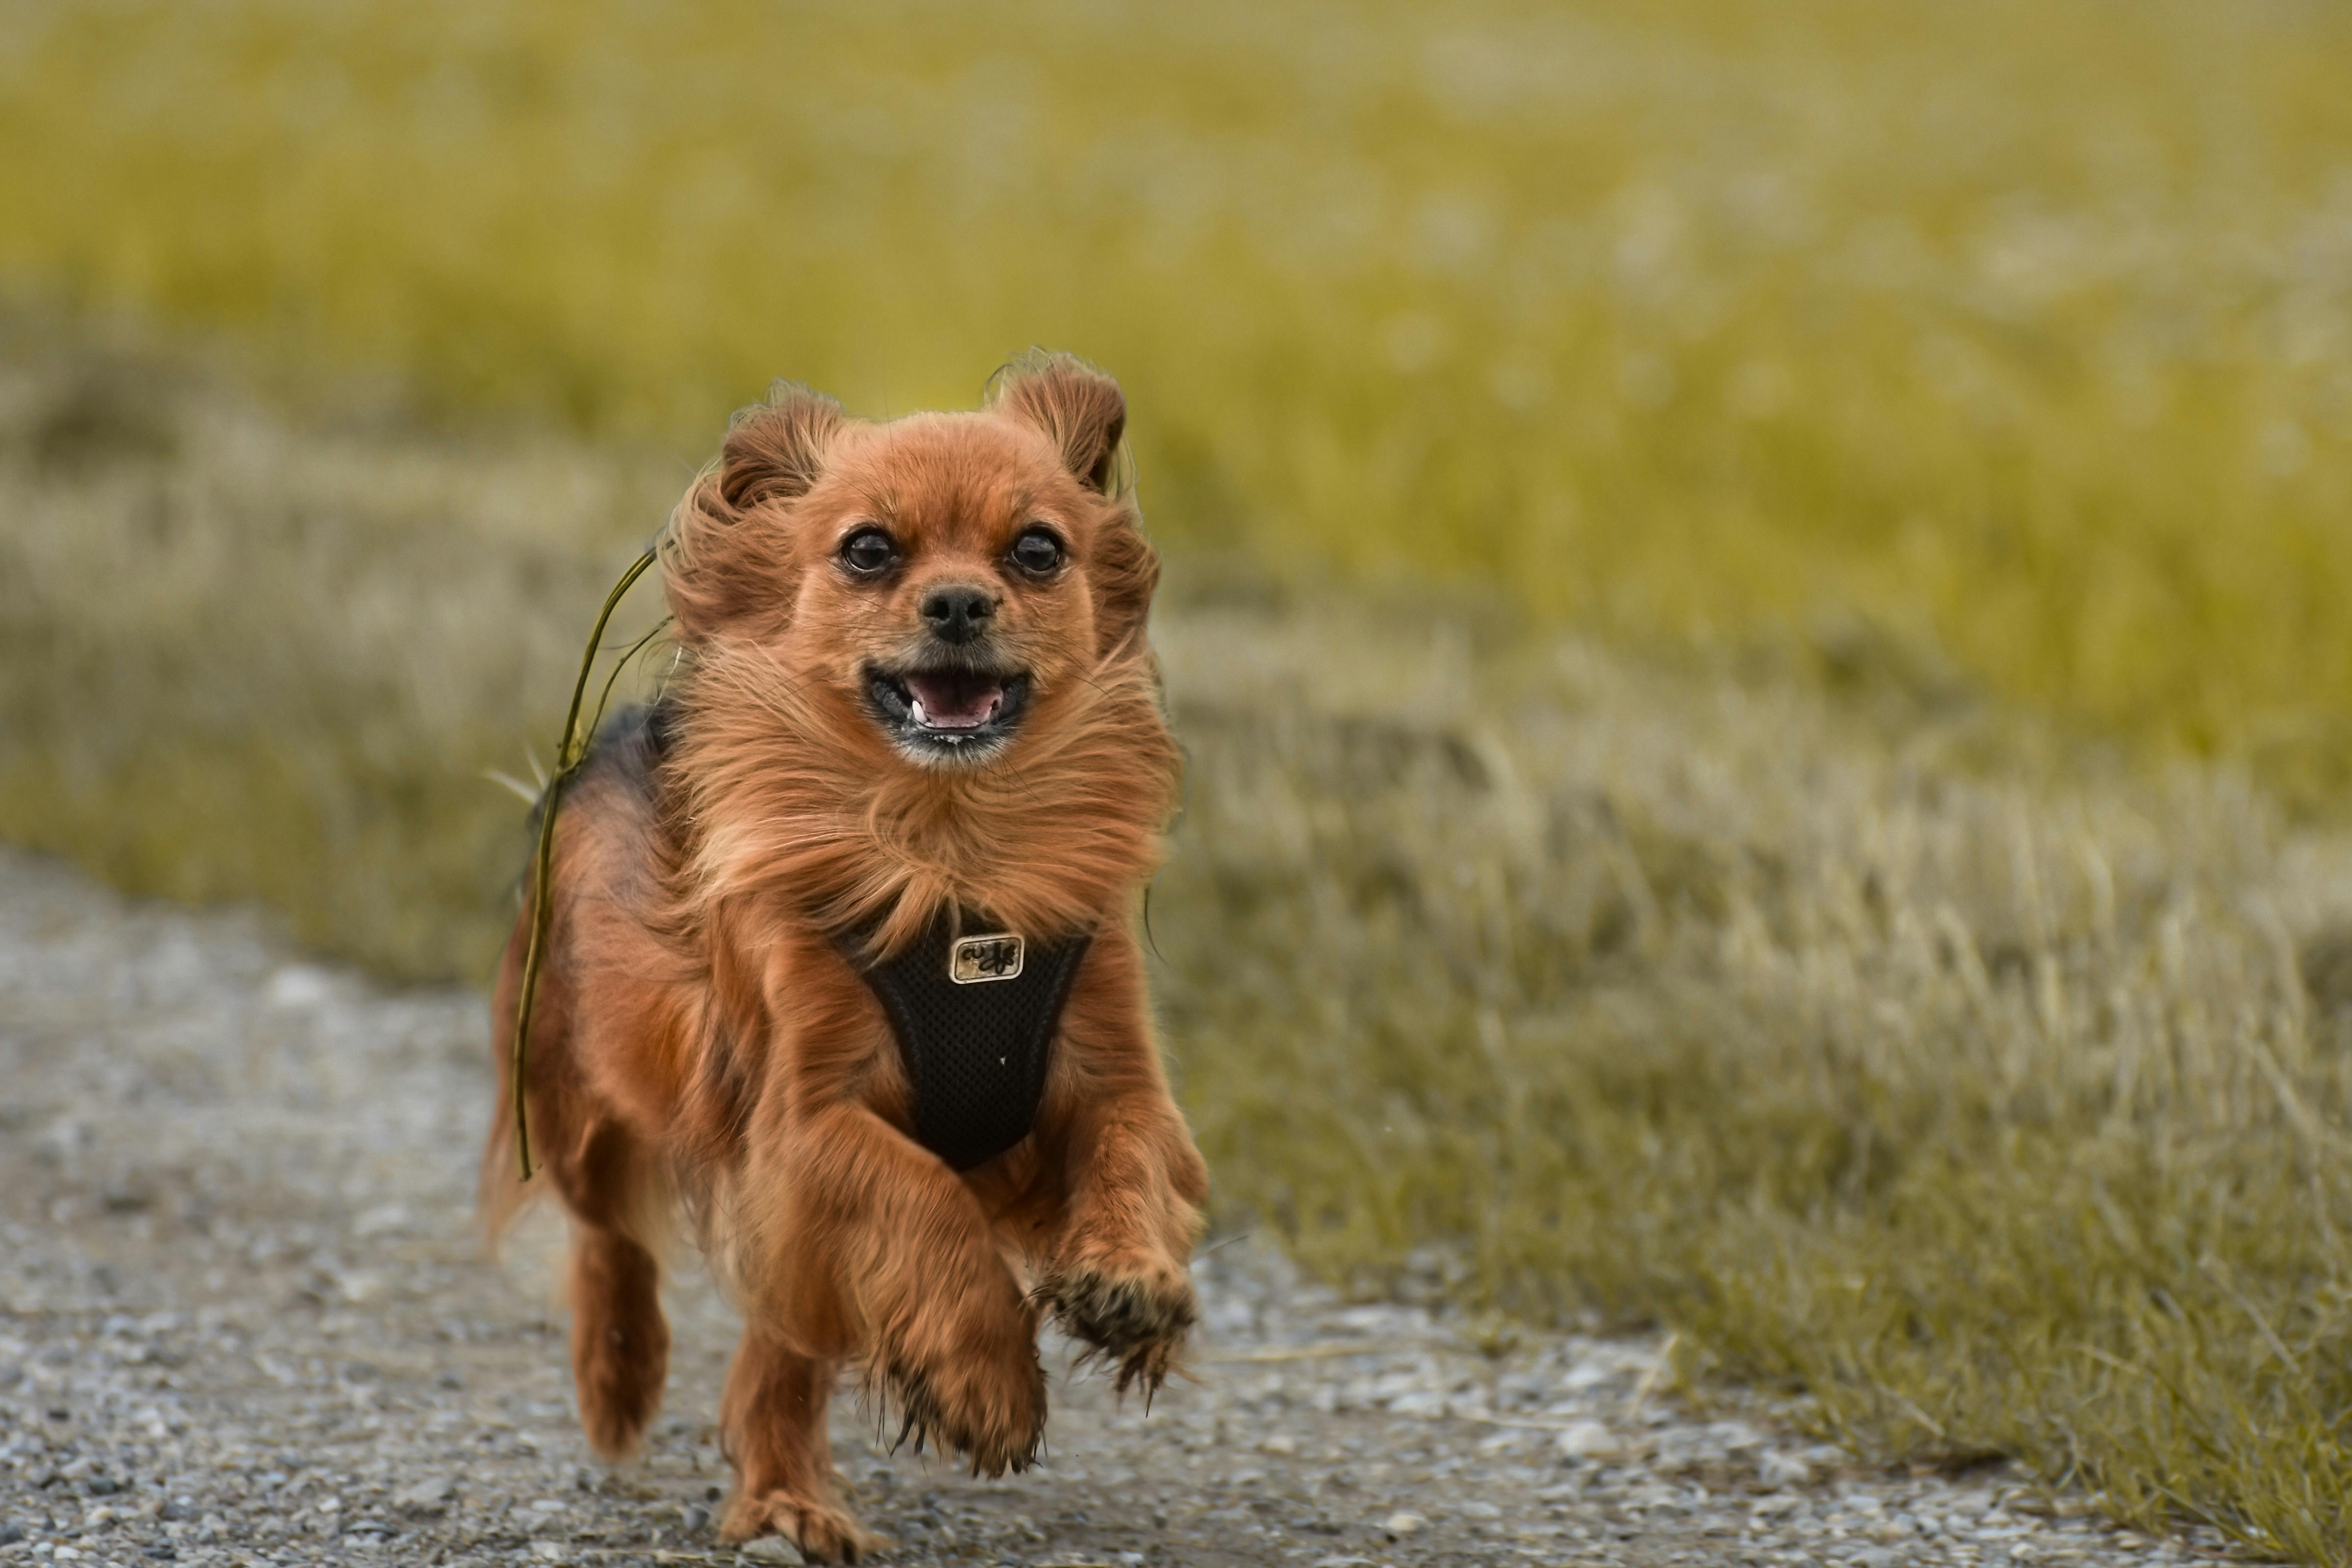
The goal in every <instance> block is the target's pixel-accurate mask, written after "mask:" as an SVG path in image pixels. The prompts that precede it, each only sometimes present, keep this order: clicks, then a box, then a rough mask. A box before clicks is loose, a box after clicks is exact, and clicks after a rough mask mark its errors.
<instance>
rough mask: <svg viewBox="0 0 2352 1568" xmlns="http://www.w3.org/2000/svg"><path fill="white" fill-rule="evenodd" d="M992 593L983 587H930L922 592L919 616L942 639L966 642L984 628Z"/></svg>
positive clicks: (993, 599) (990, 613)
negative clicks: (930, 588) (924, 592)
mask: <svg viewBox="0 0 2352 1568" xmlns="http://www.w3.org/2000/svg"><path fill="white" fill-rule="evenodd" d="M995 614H996V596H995V595H993V594H992V593H990V592H989V591H987V590H986V589H984V588H965V587H961V586H957V587H950V588H934V589H932V590H931V591H929V593H926V594H925V595H923V619H924V620H925V621H927V622H929V623H930V628H931V632H932V634H933V635H935V636H937V637H938V638H939V640H940V642H942V643H969V642H971V641H972V640H973V639H974V638H976V637H978V636H979V635H980V634H981V633H982V632H985V631H987V630H988V622H989V621H990V620H991V619H992V617H993V616H994V615H995Z"/></svg>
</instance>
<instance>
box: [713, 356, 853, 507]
mask: <svg viewBox="0 0 2352 1568" xmlns="http://www.w3.org/2000/svg"><path fill="white" fill-rule="evenodd" d="M841 426H842V416H841V405H840V404H839V403H837V402H834V401H833V399H831V398H829V397H827V396H825V395H824V393H823V392H811V391H810V390H809V389H808V388H806V387H804V386H802V385H800V384H799V383H798V382H777V383H776V384H775V385H774V386H773V387H772V388H770V389H769V392H768V401H767V402H761V403H754V404H752V405H751V407H750V408H747V409H745V410H743V411H742V412H741V413H739V414H737V415H736V416H735V418H734V421H733V423H731V424H730V425H729V426H728V430H727V444H726V445H724V446H722V447H720V448H719V490H720V492H721V494H723V495H724V496H725V497H726V498H727V504H728V505H729V506H730V507H734V508H735V509H736V510H737V512H739V513H740V512H748V511H750V510H751V508H752V507H756V506H759V505H760V504H761V502H764V501H791V500H796V499H798V498H799V497H803V496H805V495H807V494H808V493H809V488H810V486H814V484H815V483H816V482H817V476H819V475H821V474H823V473H824V458H825V453H826V452H827V451H828V450H829V449H830V448H831V447H832V445H833V443H834V438H835V436H837V435H839V434H841Z"/></svg>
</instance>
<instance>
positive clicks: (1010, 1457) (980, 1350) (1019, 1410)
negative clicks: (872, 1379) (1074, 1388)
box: [877, 1317, 1045, 1476]
mask: <svg viewBox="0 0 2352 1568" xmlns="http://www.w3.org/2000/svg"><path fill="white" fill-rule="evenodd" d="M1019 1326H1020V1329H1021V1333H1020V1335H1019V1337H1018V1338H1017V1339H1012V1338H1007V1336H1005V1335H1003V1334H996V1333H961V1334H946V1335H941V1336H940V1339H941V1341H942V1342H943V1343H937V1344H935V1345H929V1346H924V1345H918V1344H910V1343H901V1344H900V1345H898V1347H896V1349H895V1351H894V1352H893V1354H889V1355H888V1356H887V1357H886V1358H884V1360H883V1361H882V1363H881V1364H880V1366H879V1367H878V1368H877V1371H878V1372H879V1374H880V1378H881V1382H882V1384H883V1385H884V1387H885V1388H886V1389H887V1392H888V1396H889V1399H890V1401H891V1402H892V1403H894V1404H896V1405H897V1406H898V1412H899V1417H900V1420H901V1422H902V1426H901V1427H900V1428H899V1437H900V1439H901V1440H902V1441H903V1440H904V1439H906V1438H907V1437H913V1438H914V1440H915V1447H916V1448H917V1450H918V1451H920V1450H921V1448H922V1447H923V1445H924V1444H925V1443H927V1442H929V1443H933V1444H936V1445H938V1446H940V1447H942V1448H951V1449H954V1450H955V1451H957V1452H959V1453H961V1454H962V1455H963V1456H964V1457H965V1458H968V1459H969V1460H971V1470H972V1474H974V1475H976V1476H1001V1475H1003V1474H1004V1473H1005V1472H1006V1471H1007V1470H1012V1471H1016V1472H1017V1471H1021V1470H1025V1469H1028V1468H1029V1467H1030V1466H1031V1465H1034V1464H1035V1463H1036V1462H1037V1448H1038V1445H1039V1444H1040V1442H1042V1441H1043V1439H1044V1437H1045V1367H1044V1366H1043V1365H1041V1364H1039V1362H1038V1360H1037V1343H1036V1337H1035V1336H1036V1327H1035V1324H1034V1321H1031V1320H1028V1319H1026V1318H1025V1317H1024V1318H1023V1319H1021V1320H1020V1323H1019Z"/></svg>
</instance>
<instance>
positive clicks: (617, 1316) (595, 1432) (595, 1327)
mask: <svg viewBox="0 0 2352 1568" xmlns="http://www.w3.org/2000/svg"><path fill="white" fill-rule="evenodd" d="M549 1167H550V1168H549V1174H550V1175H551V1176H553V1177H554V1179H555V1183H556V1186H557V1188H558V1190H559V1191H561V1192H562V1195H563V1203H564V1207H566V1208H568V1209H570V1210H571V1211H572V1219H573V1222H574V1224H573V1229H572V1267H571V1276H572V1277H571V1296H572V1385H573V1388H574V1391H575V1393H576V1395H577V1397H578V1399H579V1401H580V1425H581V1427H582V1428H583V1430H584V1431H585V1432H586V1433H587V1435H588V1443H589V1446H590V1447H591V1448H594V1449H595V1450H596V1452H597V1453H598V1454H600V1455H602V1456H603V1457H604V1458H606V1459H608V1460H619V1459H623V1458H627V1457H628V1456H629V1455H631V1454H633V1453H635V1451H636V1448H637V1445H638V1443H639V1441H640V1440H641V1439H642V1438H643V1437H644V1436H645V1431H646V1427H647V1426H649V1425H651V1423H652V1421H653V1418H654V1416H655V1413H656V1412H657V1411H658V1410H659V1409H660V1408H661V1397H662V1384H663V1382H664V1380H665V1379H666V1378H667V1375H668V1372H669V1324H668V1323H667V1322H666V1321H665V1320H664V1319H663V1317H662V1309H661V1262H660V1260H659V1259H658V1258H656V1256H655V1254H654V1251H653V1249H652V1248H651V1247H649V1246H648V1245H646V1239H647V1238H648V1236H649V1233H650V1231H651V1229H652V1227H653V1226H654V1225H656V1224H657V1223H658V1218H657V1217H656V1214H655V1213H654V1212H653V1211H654V1210H655V1208H656V1206H657V1205H658V1204H659V1202H660V1201H661V1195H660V1193H659V1192H658V1190H657V1184H656V1183H655V1182H654V1181H653V1179H652V1173H651V1170H650V1168H649V1162H648V1161H647V1160H646V1157H645V1155H644V1151H643V1150H642V1149H641V1148H640V1147H638V1145H637V1141H636V1139H635V1137H633V1136H632V1135H631V1134H629V1133H628V1131H627V1130H626V1129H625V1128H624V1127H622V1126H621V1125H619V1124H617V1123H614V1122H609V1121H607V1122H603V1123H601V1124H598V1125H596V1126H595V1127H594V1128H593V1131H591V1132H590V1133H589V1134H588V1135H587V1136H585V1137H583V1138H582V1139H581V1140H580V1141H579V1143H578V1144H577V1145H575V1147H574V1148H573V1149H572V1150H570V1151H567V1152H566V1153H565V1154H564V1155H559V1156H557V1157H555V1158H552V1159H551V1160H550V1162H549Z"/></svg>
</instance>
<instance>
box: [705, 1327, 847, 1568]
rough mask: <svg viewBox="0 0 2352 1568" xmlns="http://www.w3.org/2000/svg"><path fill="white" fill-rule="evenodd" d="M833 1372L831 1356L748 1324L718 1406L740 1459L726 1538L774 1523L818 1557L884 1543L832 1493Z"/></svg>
mask: <svg viewBox="0 0 2352 1568" xmlns="http://www.w3.org/2000/svg"><path fill="white" fill-rule="evenodd" d="M833 1374H834V1368H833V1366H832V1364H830V1363H827V1362H824V1361H819V1360H817V1359H815V1358H814V1357H811V1356H805V1355H801V1354H796V1353H795V1352H793V1350H791V1349H790V1348H789V1347H787V1346H786V1345H784V1344H783V1343H782V1342H781V1341H779V1340H777V1339H775V1338H774V1337H772V1335H769V1334H766V1333H761V1332H760V1331H759V1330H758V1329H757V1328H753V1329H749V1330H746V1331H745V1333H744V1335H743V1339H742V1342H741V1343H740V1344H738V1345H737V1346H736V1347H735V1360H734V1363H733V1364H732V1365H730V1367H729V1368H728V1369H727V1395H726V1398H725V1400H724V1402H723V1403H722V1404H721V1406H720V1407H719V1430H720V1432H721V1433H722V1434H723V1435H724V1441H725V1443H726V1448H727V1457H728V1458H729V1459H730V1460H731V1461H732V1462H733V1464H734V1466H735V1495H734V1497H733V1498H732V1499H731V1500H729V1502H728V1505H727V1512H726V1514H725V1516H724V1517H723V1518H722V1519H721V1520H720V1521H719V1539H720V1540H722V1541H730V1542H732V1541H748V1540H750V1539H751V1537H753V1536H755V1535H765V1534H767V1533H769V1532H770V1531H774V1532H775V1533H777V1534H780V1535H782V1536H783V1537H784V1538H785V1539H787V1540H789V1541H790V1542H793V1545H795V1546H797V1547H799V1548H800V1551H801V1555H802V1556H803V1557H805V1558H807V1559H808V1560H809V1561H810V1562H812V1563H855V1562H856V1561H857V1560H858V1559H859V1558H860V1557H862V1556H866V1555H867V1554H869V1553H871V1552H874V1551H875V1550H877V1548H879V1547H880V1546H881V1545H883V1544H884V1543H883V1542H882V1541H881V1540H880V1539H879V1538H878V1537H876V1536H873V1535H869V1534H867V1533H866V1531H864V1530H861V1529H859V1528H858V1525H857V1521H856V1520H854V1519H852V1518H851V1517H850V1516H849V1515H848V1514H847V1513H846V1512H845V1511H843V1510H842V1509H841V1507H840V1506H839V1505H838V1504H837V1503H835V1500H834V1489H833V1439H832V1437H831V1435H830V1434H829V1433H828V1431H827V1429H826V1427H825V1406H826V1405H827V1403H828V1402H829V1401H830V1399H831V1396H832V1393H833Z"/></svg>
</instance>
